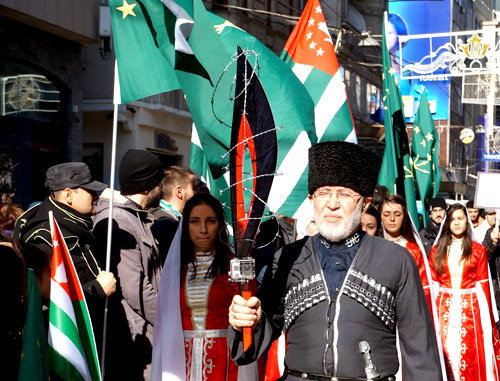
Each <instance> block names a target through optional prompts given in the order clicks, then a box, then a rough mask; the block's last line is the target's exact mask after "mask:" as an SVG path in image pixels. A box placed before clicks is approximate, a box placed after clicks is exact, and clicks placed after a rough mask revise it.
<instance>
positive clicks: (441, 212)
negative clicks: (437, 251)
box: [418, 197, 448, 256]
mask: <svg viewBox="0 0 500 381" xmlns="http://www.w3.org/2000/svg"><path fill="white" fill-rule="evenodd" d="M429 208H430V218H429V222H428V223H427V226H426V227H425V228H423V229H420V231H419V232H418V234H420V238H421V239H422V243H423V245H424V248H425V253H426V254H427V256H429V253H430V252H431V249H432V245H434V241H435V240H436V237H437V235H438V233H439V228H440V227H441V222H443V219H444V216H445V215H446V209H448V205H447V204H446V201H445V200H444V198H442V197H436V198H433V199H432V200H431V201H430V203H429Z"/></svg>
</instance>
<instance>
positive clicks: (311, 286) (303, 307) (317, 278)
mask: <svg viewBox="0 0 500 381" xmlns="http://www.w3.org/2000/svg"><path fill="white" fill-rule="evenodd" d="M318 239H319V235H316V236H315V237H307V238H304V239H302V240H300V241H297V242H295V243H292V244H290V245H287V246H285V247H283V249H281V250H280V251H278V252H277V253H276V255H275V260H274V263H273V268H272V271H270V272H268V274H266V277H265V279H264V283H263V285H262V287H261V289H260V290H259V293H258V295H259V297H260V299H261V301H262V309H263V315H262V316H263V317H262V321H261V323H260V325H259V327H258V328H257V329H256V330H254V332H253V339H254V345H253V346H251V347H250V348H249V349H248V350H247V351H246V352H243V348H242V343H241V334H239V333H237V332H236V331H234V330H233V329H230V330H229V336H228V340H229V345H230V348H231V356H232V358H233V359H234V360H235V361H236V362H237V363H238V364H246V363H250V362H251V361H253V360H255V359H256V358H257V357H259V356H260V355H262V354H263V353H264V352H265V350H266V349H267V348H268V346H269V345H270V343H271V342H272V341H273V340H274V339H276V338H277V337H278V336H279V335H280V333H281V331H282V329H285V330H287V333H288V336H287V343H288V346H287V349H286V355H285V366H286V367H287V368H288V369H291V370H295V371H299V372H307V373H313V374H321V375H328V376H330V377H335V376H336V377H353V378H366V374H365V371H364V369H365V363H364V359H363V356H362V355H361V354H360V353H359V349H358V345H359V343H360V341H367V342H368V344H369V345H370V346H371V358H372V361H373V364H374V365H375V366H376V368H377V370H378V372H379V373H380V376H381V377H386V376H390V375H394V374H395V373H396V372H397V371H398V368H399V363H398V356H397V350H396V322H397V326H398V331H399V342H400V347H401V353H402V359H403V364H402V366H403V371H402V372H403V374H404V377H405V381H414V380H424V379H425V380H432V381H438V380H441V379H442V376H441V367H440V362H439V354H438V347H437V343H436V339H435V334H434V327H433V324H432V321H431V317H430V315H429V312H428V308H427V303H426V299H425V296H424V292H423V288H422V284H421V282H420V277H419V273H418V269H417V266H416V264H415V261H414V260H413V258H412V257H411V256H410V254H409V253H408V252H407V251H406V250H405V249H403V248H401V247H400V246H397V245H395V244H393V243H391V242H388V241H386V240H384V239H382V238H379V237H371V236H369V235H365V237H364V238H363V240H362V241H361V244H360V248H359V250H358V252H357V253H356V255H355V257H354V259H353V262H352V263H351V266H350V268H349V270H348V272H347V275H346V277H345V279H344V283H343V285H342V287H341V288H340V291H339V293H338V296H337V297H336V298H335V299H334V300H331V299H330V297H329V293H328V289H327V286H326V283H325V280H324V276H323V272H322V270H321V267H320V264H319V261H318V256H317V249H316V241H317V240H318ZM289 378H290V379H291V377H289Z"/></svg>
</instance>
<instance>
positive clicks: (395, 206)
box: [380, 194, 432, 315]
mask: <svg viewBox="0 0 500 381" xmlns="http://www.w3.org/2000/svg"><path fill="white" fill-rule="evenodd" d="M380 218H381V220H382V227H383V229H384V232H385V238H386V239H388V240H389V241H392V242H394V243H397V244H398V245H400V246H402V247H404V248H406V250H408V251H409V252H410V254H411V255H412V257H413V259H415V262H416V263H417V266H418V271H419V273H420V279H421V281H422V286H423V287H424V292H425V297H426V299H427V305H428V307H429V311H432V309H431V303H432V301H431V294H430V281H429V280H430V274H428V273H427V269H426V266H425V262H424V257H423V255H422V252H421V251H420V248H419V247H418V244H417V241H416V239H415V235H414V234H413V229H412V225H411V220H410V215H409V213H408V209H407V208H406V201H405V200H404V198H403V197H401V196H399V195H391V194H387V195H386V196H385V197H384V200H383V201H382V203H381V204H380ZM428 275H429V276H428ZM431 315H432V314H431Z"/></svg>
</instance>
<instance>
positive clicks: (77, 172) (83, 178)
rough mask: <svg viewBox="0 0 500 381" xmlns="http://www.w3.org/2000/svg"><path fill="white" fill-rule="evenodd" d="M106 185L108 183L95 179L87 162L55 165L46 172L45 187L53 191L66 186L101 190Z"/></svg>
mask: <svg viewBox="0 0 500 381" xmlns="http://www.w3.org/2000/svg"><path fill="white" fill-rule="evenodd" d="M106 186H107V185H106V184H103V183H101V182H99V181H95V180H94V179H93V178H92V174H91V173H90V169H89V167H88V166H87V164H85V163H80V162H70V163H62V164H57V165H54V166H52V167H50V168H49V169H47V173H46V174H45V187H47V188H49V190H51V191H58V190H61V189H65V188H84V189H88V190H93V191H96V192H100V191H102V190H104V189H105V188H106Z"/></svg>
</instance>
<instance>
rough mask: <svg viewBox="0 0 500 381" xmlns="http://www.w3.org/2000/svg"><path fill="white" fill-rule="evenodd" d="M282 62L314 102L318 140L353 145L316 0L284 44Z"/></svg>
mask: <svg viewBox="0 0 500 381" xmlns="http://www.w3.org/2000/svg"><path fill="white" fill-rule="evenodd" d="M281 59H283V60H284V61H285V62H286V63H288V65H289V66H290V67H291V68H292V70H293V72H294V73H295V75H296V76H297V78H299V80H300V82H302V83H303V84H304V86H305V88H306V89H307V91H308V92H309V94H310V95H311V98H312V99H313V101H314V118H315V125H316V135H317V136H318V141H319V142H323V141H327V140H345V141H349V142H352V143H357V138H356V131H355V130H354V121H353V118H352V115H351V109H350V106H349V101H348V100H347V93H346V88H345V85H344V81H343V78H342V72H341V70H340V65H339V62H338V60H337V55H336V54H335V49H334V46H333V41H332V38H331V36H330V31H329V30H328V27H327V25H326V20H325V16H324V14H323V10H322V8H321V4H320V2H319V0H309V1H308V2H307V4H306V6H305V7H304V11H303V12H302V15H301V16H300V19H299V21H298V22H297V25H295V28H294V29H293V31H292V33H291V34H290V37H289V38H288V41H287V43H286V45H285V48H284V50H283V53H282V54H281Z"/></svg>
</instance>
